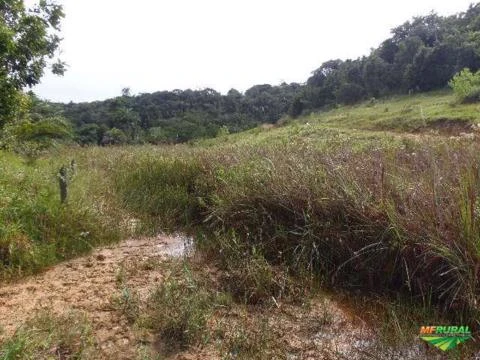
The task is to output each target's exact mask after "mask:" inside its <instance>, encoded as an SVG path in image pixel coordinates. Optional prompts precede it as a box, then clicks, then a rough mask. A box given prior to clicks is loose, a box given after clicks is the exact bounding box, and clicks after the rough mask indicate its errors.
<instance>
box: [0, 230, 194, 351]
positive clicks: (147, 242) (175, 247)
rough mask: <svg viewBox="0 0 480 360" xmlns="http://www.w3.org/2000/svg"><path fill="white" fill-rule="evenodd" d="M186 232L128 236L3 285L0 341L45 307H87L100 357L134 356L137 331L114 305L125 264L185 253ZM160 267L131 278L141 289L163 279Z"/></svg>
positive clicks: (0, 296) (58, 311)
mask: <svg viewBox="0 0 480 360" xmlns="http://www.w3.org/2000/svg"><path fill="white" fill-rule="evenodd" d="M184 246H185V244H184V239H183V238H182V237H165V236H158V237H155V238H149V239H140V240H127V241H124V242H122V243H120V244H117V245H114V246H111V247H105V248H100V249H97V250H95V251H94V252H93V253H92V254H91V255H89V256H87V257H83V258H78V259H74V260H71V261H68V262H65V263H62V264H59V265H57V266H55V267H53V268H51V269H50V270H47V271H46V272H44V273H41V274H39V275H36V276H33V277H30V278H27V279H25V280H23V281H21V282H17V283H14V284H9V285H6V286H1V287H0V330H1V331H0V340H1V339H2V337H5V336H9V335H11V334H12V333H13V332H14V331H15V329H16V328H17V327H18V326H19V325H21V324H22V323H23V322H24V321H25V320H27V319H28V318H30V317H32V316H33V315H35V313H36V312H37V311H39V310H41V309H51V310H52V311H53V312H54V313H61V312H65V311H68V310H69V309H72V310H80V311H83V312H85V313H86V314H87V315H88V317H89V319H90V320H91V322H92V327H93V332H94V335H95V337H96V339H97V341H98V344H99V348H100V352H101V353H100V354H99V358H109V359H132V358H134V357H135V356H134V354H132V351H133V350H134V349H135V346H132V342H133V341H135V340H134V334H133V333H132V330H131V329H130V326H128V324H127V322H126V320H125V319H124V318H123V317H122V316H121V315H120V314H119V312H118V311H116V310H115V309H114V308H113V306H112V298H113V297H114V296H115V295H118V293H119V289H118V279H119V276H120V271H121V268H122V267H123V266H129V264H132V263H135V262H136V263H138V262H142V261H145V260H148V259H152V258H162V257H165V256H181V255H182V254H183V252H184ZM161 277H162V274H161V273H160V270H158V271H155V270H154V271H148V272H141V273H139V274H138V276H136V277H135V278H134V279H132V281H134V282H135V288H136V289H137V290H138V291H142V289H143V290H148V289H149V288H151V287H152V286H153V285H154V284H155V283H156V282H158V281H160V280H161Z"/></svg>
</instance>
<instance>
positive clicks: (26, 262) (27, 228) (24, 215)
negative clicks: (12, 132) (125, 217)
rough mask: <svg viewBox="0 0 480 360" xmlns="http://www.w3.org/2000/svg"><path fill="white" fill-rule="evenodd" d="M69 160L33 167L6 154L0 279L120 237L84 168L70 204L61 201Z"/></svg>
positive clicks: (0, 161)
mask: <svg viewBox="0 0 480 360" xmlns="http://www.w3.org/2000/svg"><path fill="white" fill-rule="evenodd" d="M67 159H68V158H64V157H60V158H53V157H50V158H46V159H40V160H37V161H36V162H34V163H31V162H28V161H26V160H24V159H22V158H21V157H18V156H16V155H12V154H8V153H0V278H4V279H6V278H11V277H16V276H21V275H25V274H30V273H33V272H36V271H38V270H40V269H42V268H44V267H45V266H48V265H52V264H54V263H56V262H58V261H61V260H64V259H67V258H70V257H72V256H75V255H78V254H82V253H85V252H87V251H89V250H90V249H92V248H93V247H95V246H97V245H99V244H103V243H107V242H111V241H115V240H117V239H118V238H119V237H120V235H121V229H120V227H119V226H118V219H116V217H117V216H116V214H115V213H112V214H105V213H104V212H103V211H102V209H101V199H99V197H98V195H99V194H98V193H96V192H95V189H94V187H93V185H94V184H95V181H94V180H95V179H94V178H93V179H92V178H91V176H92V172H91V171H89V170H88V169H85V168H84V167H83V164H82V165H81V166H80V167H79V168H78V172H77V174H76V176H75V178H73V179H72V180H71V184H70V186H69V200H68V202H67V203H66V204H62V203H61V202H60V195H59V190H58V176H57V174H58V169H59V168H60V166H61V164H63V163H64V162H66V161H68V162H69V161H70V160H67ZM92 180H93V181H92ZM98 182H99V181H98V179H97V183H98ZM114 224H116V225H115V226H114Z"/></svg>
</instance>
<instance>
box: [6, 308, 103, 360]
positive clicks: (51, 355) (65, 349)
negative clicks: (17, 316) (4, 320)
mask: <svg viewBox="0 0 480 360" xmlns="http://www.w3.org/2000/svg"><path fill="white" fill-rule="evenodd" d="M0 359H2V360H17V359H24V360H30V359H32V360H33V359H35V360H37V359H38V360H47V359H95V351H94V339H93V335H92V332H91V328H90V324H89V322H88V320H87V319H86V317H85V315H84V314H80V313H73V312H72V313H69V314H66V315H55V314H53V313H51V312H48V311H44V312H41V313H39V314H37V315H36V316H35V317H34V318H32V319H31V320H30V321H28V322H27V323H26V324H24V325H23V326H22V327H21V328H19V329H18V330H17V332H16V333H15V334H14V335H13V336H12V337H11V338H10V339H9V340H8V341H5V342H4V343H3V344H1V345H0Z"/></svg>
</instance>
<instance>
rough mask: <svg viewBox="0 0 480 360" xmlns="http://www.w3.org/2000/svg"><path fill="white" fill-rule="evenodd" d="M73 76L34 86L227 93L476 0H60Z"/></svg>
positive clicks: (77, 91) (298, 74)
mask: <svg viewBox="0 0 480 360" xmlns="http://www.w3.org/2000/svg"><path fill="white" fill-rule="evenodd" d="M32 1H34V0H30V3H31V2H32ZM58 2H59V3H61V4H63V5H64V9H65V12H66V18H65V19H64V22H63V27H62V36H63V38H64V41H63V42H62V54H61V58H62V60H64V61H66V62H67V63H68V65H69V68H68V71H67V73H66V74H65V76H64V77H55V76H53V75H50V74H48V75H46V76H45V77H44V78H43V81H42V84H40V85H39V86H37V87H36V88H35V89H34V90H35V92H37V94H39V95H40V96H41V97H42V98H46V99H50V100H54V101H64V102H68V101H71V100H72V101H75V102H79V101H91V100H102V99H105V98H109V97H113V96H117V95H119V94H120V92H121V89H122V88H123V87H130V88H131V90H132V92H133V93H136V94H138V93H142V92H154V91H158V90H173V89H186V88H191V89H198V88H204V87H211V88H214V89H216V90H218V91H221V92H223V93H225V92H226V91H228V90H229V89H230V88H232V87H233V88H236V89H238V90H240V91H245V90H246V89H248V88H249V87H251V86H253V85H256V84H262V83H269V84H279V83H281V82H282V81H286V82H294V81H295V82H304V81H306V79H307V78H308V76H309V75H310V73H311V72H312V71H313V70H315V69H316V68H318V67H319V66H320V65H321V64H322V62H324V61H326V60H329V59H333V58H341V59H345V58H357V57H359V56H362V55H368V54H369V52H370V49H371V48H372V47H377V46H378V45H379V44H380V43H381V41H382V40H384V39H386V38H387V37H388V36H389V32H390V29H391V28H393V27H395V26H397V25H400V24H402V23H403V22H405V21H406V20H409V19H410V18H411V17H413V16H415V15H425V14H428V13H429V12H430V11H431V10H435V11H436V12H438V13H439V14H440V15H450V14H454V13H457V12H461V11H465V10H466V9H467V8H468V5H469V4H470V3H472V1H471V0H402V1H398V0H395V1H392V0H362V1H358V0H355V1H346V0H329V1H321V0H289V1H285V0H242V1H231V0H170V1H165V0H135V1H132V0H59V1H58Z"/></svg>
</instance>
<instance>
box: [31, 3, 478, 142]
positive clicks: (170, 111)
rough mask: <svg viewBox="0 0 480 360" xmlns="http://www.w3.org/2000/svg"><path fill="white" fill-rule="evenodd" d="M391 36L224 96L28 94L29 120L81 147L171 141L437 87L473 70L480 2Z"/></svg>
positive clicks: (180, 93) (425, 18)
mask: <svg viewBox="0 0 480 360" xmlns="http://www.w3.org/2000/svg"><path fill="white" fill-rule="evenodd" d="M391 34H392V36H391V37H390V38H389V39H386V40H385V41H384V42H383V43H381V44H380V46H379V47H378V48H377V49H373V50H372V51H371V53H370V55H369V56H363V57H360V58H358V59H355V60H340V59H336V60H330V61H327V62H325V63H323V64H322V65H321V66H320V67H319V68H318V69H316V70H315V71H313V73H312V75H311V77H310V78H308V79H307V80H306V82H305V83H304V84H297V83H292V84H286V83H283V84H280V85H277V86H272V85H268V84H264V85H255V86H253V87H251V88H250V89H248V90H247V91H245V93H241V92H239V91H237V90H235V89H231V90H230V91H229V92H228V93H227V94H220V93H219V92H217V91H215V90H213V89H203V90H190V89H188V90H173V91H160V92H156V93H152V94H138V95H132V94H131V93H130V90H129V89H128V88H126V89H123V90H122V93H121V95H120V96H118V97H116V98H113V99H108V100H105V101H96V102H91V103H78V104H75V103H69V104H59V103H49V102H45V101H41V100H39V99H37V98H35V96H34V95H33V94H32V95H31V103H32V104H33V106H32V109H31V119H32V121H33V122H35V121H41V120H42V119H46V118H48V119H54V120H55V121H56V125H55V124H54V125H55V126H56V127H55V126H53V128H59V127H60V128H62V129H64V130H65V131H67V132H68V131H70V133H71V134H72V136H71V139H73V140H74V141H75V142H77V143H79V144H82V145H86V144H99V145H107V144H123V143H131V144H136V143H145V142H149V143H154V144H159V143H178V142H186V141H189V140H191V139H196V138H204V137H215V136H217V135H219V134H225V133H228V132H238V131H241V130H245V129H248V128H252V127H255V126H257V125H259V124H262V123H276V122H277V121H278V120H279V119H281V118H282V117H283V116H291V117H297V116H299V115H301V114H302V113H304V112H310V111H314V110H315V111H316V110H321V109H325V108H331V107H333V106H337V105H338V104H348V105H349V104H354V103H356V102H359V101H362V100H365V99H372V98H378V97H384V96H389V95H393V94H406V93H412V92H423V91H430V90H434V89H440V88H444V87H447V86H448V83H449V81H450V80H451V79H452V77H453V76H454V75H455V74H456V73H458V72H460V71H461V70H462V69H464V68H468V69H471V70H472V71H477V70H478V69H480V3H479V4H476V5H471V6H470V7H469V9H468V10H467V11H466V12H463V13H460V14H456V15H452V16H448V17H442V16H439V15H437V14H435V13H431V14H429V15H426V16H421V17H415V18H413V19H412V20H411V21H407V22H406V23H404V24H403V25H400V26H398V27H396V28H394V29H392V31H391ZM61 119H66V121H64V120H61ZM55 121H54V122H55ZM59 124H60V125H59ZM44 125H45V124H44ZM44 128H45V126H44ZM67 128H68V129H67ZM49 129H50V130H51V131H50V132H52V131H53V132H54V130H52V129H51V128H49ZM40 133H41V131H40Z"/></svg>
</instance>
